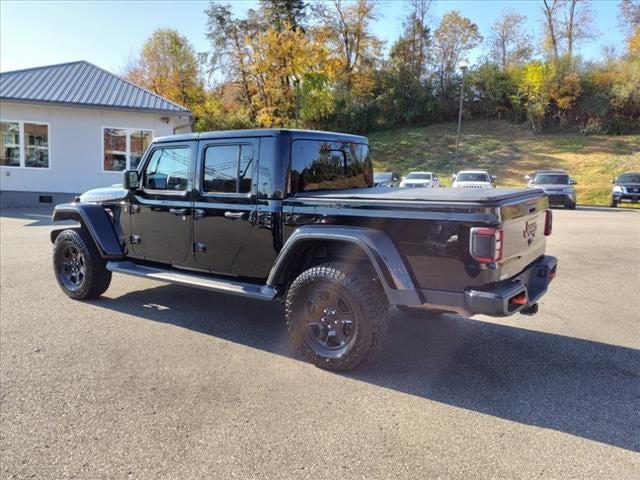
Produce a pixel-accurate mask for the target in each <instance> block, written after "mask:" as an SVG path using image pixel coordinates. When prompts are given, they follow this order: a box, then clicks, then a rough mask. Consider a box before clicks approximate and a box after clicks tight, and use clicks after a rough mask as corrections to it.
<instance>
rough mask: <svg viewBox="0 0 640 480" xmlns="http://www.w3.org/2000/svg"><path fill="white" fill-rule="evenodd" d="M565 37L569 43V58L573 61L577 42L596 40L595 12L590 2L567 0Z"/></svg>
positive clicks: (585, 0) (587, 0)
mask: <svg viewBox="0 0 640 480" xmlns="http://www.w3.org/2000/svg"><path fill="white" fill-rule="evenodd" d="M563 25H564V37H565V38H566V42H567V56H568V58H569V60H570V61H573V57H574V48H575V45H576V42H579V41H580V40H589V39H592V38H595V36H596V33H595V30H594V27H593V11H592V10H591V6H590V5H589V0H567V1H566V6H565V13H564V22H563Z"/></svg>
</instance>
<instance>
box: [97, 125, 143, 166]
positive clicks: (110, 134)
mask: <svg viewBox="0 0 640 480" xmlns="http://www.w3.org/2000/svg"><path fill="white" fill-rule="evenodd" d="M102 138H103V145H104V158H103V168H104V171H105V172H121V171H123V170H132V169H136V168H138V164H139V163H140V160H142V156H143V155H144V152H145V151H146V150H147V148H148V147H149V145H150V144H151V140H152V139H153V131H151V130H140V129H132V128H104V129H103V135H102Z"/></svg>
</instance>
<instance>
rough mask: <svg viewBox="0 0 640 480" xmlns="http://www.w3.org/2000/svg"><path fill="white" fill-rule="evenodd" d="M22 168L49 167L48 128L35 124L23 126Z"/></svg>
mask: <svg viewBox="0 0 640 480" xmlns="http://www.w3.org/2000/svg"><path fill="white" fill-rule="evenodd" d="M24 166H25V167H34V168H47V167H48V166H49V127H48V126H47V125H38V124H37V123H25V124H24Z"/></svg>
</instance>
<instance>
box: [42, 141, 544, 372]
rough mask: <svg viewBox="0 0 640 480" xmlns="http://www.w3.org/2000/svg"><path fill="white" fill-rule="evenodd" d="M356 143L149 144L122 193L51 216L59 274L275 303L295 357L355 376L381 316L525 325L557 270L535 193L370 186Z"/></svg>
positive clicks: (100, 286)
mask: <svg viewBox="0 0 640 480" xmlns="http://www.w3.org/2000/svg"><path fill="white" fill-rule="evenodd" d="M372 186H373V170H372V164H371V159H370V156H369V146H368V142H367V139H366V138H365V137H360V136H354V135H345V134H337V133H329V132H316V131H302V130H244V131H228V132H214V133H200V134H188V135H175V136H170V137H163V138H158V139H155V140H154V141H153V143H152V144H151V146H150V147H149V149H148V150H147V152H146V153H145V155H144V158H143V159H142V161H141V162H140V164H139V166H138V169H137V170H129V171H126V172H124V183H123V185H122V186H121V187H120V186H115V187H111V188H101V189H96V190H90V191H89V192H87V193H85V194H83V195H81V196H80V197H78V198H76V200H75V201H74V202H73V203H68V204H62V205H57V206H56V208H55V211H54V213H53V220H54V221H60V220H76V221H78V222H79V223H80V227H79V228H67V229H57V230H54V231H52V233H51V241H52V242H53V243H54V249H53V264H54V271H55V275H56V278H57V280H58V283H59V284H60V286H61V288H62V289H63V291H64V292H65V293H66V294H67V295H68V296H69V297H71V298H75V299H88V298H92V297H97V296H99V295H101V294H102V293H104V292H105V290H106V289H107V288H108V286H109V283H110V281H111V274H112V272H118V273H124V274H129V275H137V276H140V277H145V278H149V279H153V280H160V281H163V282H169V283H175V284H180V285H186V286H191V287H198V288H202V289H205V290H210V291H213V292H223V293H230V294H235V295H241V296H245V297H248V298H252V299H260V300H274V299H278V298H279V299H282V300H284V302H285V305H286V308H285V311H286V321H287V325H288V328H289V331H290V334H291V337H292V339H293V342H294V343H295V345H296V346H297V348H298V349H299V350H300V351H301V352H302V353H303V355H304V356H305V357H306V358H307V359H309V360H310V361H312V362H313V363H315V364H316V365H317V366H319V367H322V368H326V369H329V370H335V371H344V370H348V369H351V368H354V367H355V366H357V365H358V364H359V363H361V362H362V361H363V360H364V359H365V358H367V356H369V354H370V353H371V352H372V351H373V350H374V349H375V348H376V347H377V346H378V345H379V344H380V343H381V341H382V339H383V338H384V336H385V332H386V330H387V327H388V323H389V306H390V305H395V306H398V307H400V308H403V309H413V308H423V309H438V310H446V311H454V312H459V313H461V314H463V315H467V316H471V315H473V314H485V315H492V316H505V315H511V314H514V313H516V312H520V313H524V314H534V313H536V312H537V309H538V304H537V302H538V301H539V299H540V297H541V296H542V295H543V294H544V293H545V292H546V290H547V287H548V285H549V282H550V281H551V280H552V279H553V278H554V276H555V274H556V263H557V262H556V259H555V258H554V257H550V256H547V255H545V245H546V238H545V237H546V236H547V235H549V234H550V233H551V226H552V225H551V222H552V217H551V210H550V209H549V206H548V200H547V197H546V196H545V195H544V192H543V191H542V190H538V189H517V190H515V189H514V190H512V189H437V188H436V189H431V188H429V189H427V188H423V189H419V188H417V189H397V188H385V187H382V188H371V187H372Z"/></svg>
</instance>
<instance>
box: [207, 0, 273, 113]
mask: <svg viewBox="0 0 640 480" xmlns="http://www.w3.org/2000/svg"><path fill="white" fill-rule="evenodd" d="M205 14H206V15H207V38H208V39H209V41H210V42H211V51H210V52H209V53H208V65H209V72H210V74H213V75H219V76H223V77H225V78H227V79H229V80H230V81H232V82H235V83H237V84H238V85H239V87H240V91H241V95H240V101H241V102H242V103H243V105H244V106H245V107H246V108H247V109H248V111H249V115H250V117H251V118H252V120H255V118H256V116H257V110H256V107H255V105H254V104H253V100H252V99H253V95H254V93H255V91H254V86H253V85H252V82H251V78H250V77H251V75H250V69H251V51H250V49H249V45H248V44H247V41H246V40H247V39H248V38H254V37H256V36H257V35H259V34H261V33H262V32H263V31H264V30H265V28H264V23H263V22H262V20H261V18H260V16H259V15H258V14H257V12H255V11H253V10H249V12H248V14H247V18H244V19H238V18H236V17H235V16H234V15H233V11H232V8H231V6H230V5H221V4H219V3H214V2H211V3H210V4H209V6H208V8H207V10H206V11H205Z"/></svg>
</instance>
